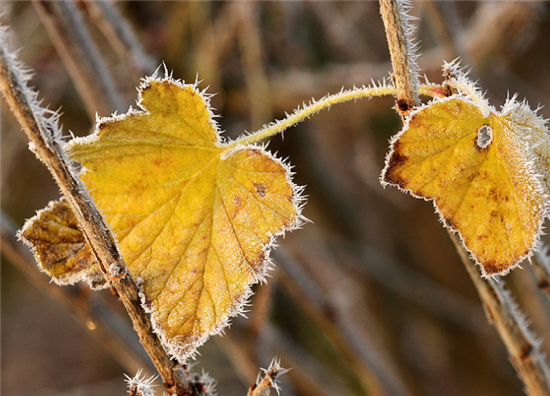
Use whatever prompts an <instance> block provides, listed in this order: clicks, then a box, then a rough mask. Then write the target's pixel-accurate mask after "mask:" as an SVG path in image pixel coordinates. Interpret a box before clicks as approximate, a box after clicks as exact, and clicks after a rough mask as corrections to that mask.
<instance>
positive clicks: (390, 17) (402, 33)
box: [380, 0, 419, 115]
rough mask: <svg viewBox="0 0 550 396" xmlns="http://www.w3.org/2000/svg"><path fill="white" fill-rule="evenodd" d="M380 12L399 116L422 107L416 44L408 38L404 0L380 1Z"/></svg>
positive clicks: (408, 30) (408, 29)
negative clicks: (419, 106) (416, 61)
mask: <svg viewBox="0 0 550 396" xmlns="http://www.w3.org/2000/svg"><path fill="white" fill-rule="evenodd" d="M380 13H381V14H382V20H383V21H384V26H385V28H386V37H387V39H388V45H389V48H390V55H391V63H392V66H393V75H392V77H393V81H394V84H395V89H396V90H397V108H398V110H399V113H400V114H401V115H404V114H406V113H407V112H408V111H409V109H411V108H412V107H416V106H418V104H419V100H418V77H417V73H416V65H415V63H414V58H413V56H412V50H413V45H412V44H411V42H410V40H409V39H408V35H409V32H410V28H409V27H408V26H407V18H408V17H407V14H406V13H405V9H404V7H403V1H402V0H380Z"/></svg>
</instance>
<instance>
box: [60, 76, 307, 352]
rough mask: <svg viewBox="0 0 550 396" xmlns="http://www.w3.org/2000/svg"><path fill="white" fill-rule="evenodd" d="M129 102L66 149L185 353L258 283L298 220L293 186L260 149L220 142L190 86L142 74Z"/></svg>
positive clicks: (172, 340) (157, 320) (160, 327)
mask: <svg viewBox="0 0 550 396" xmlns="http://www.w3.org/2000/svg"><path fill="white" fill-rule="evenodd" d="M138 104H139V106H140V107H141V108H142V109H143V111H135V110H130V111H129V113H128V114H127V115H123V116H113V117H111V118H106V119H101V120H100V121H99V124H98V127H97V132H96V133H95V134H94V135H92V136H91V137H89V138H84V139H76V140H75V141H73V142H71V143H70V144H69V146H68V152H69V155H70V156H71V158H72V159H75V160H77V161H79V162H81V163H82V165H83V167H84V171H83V173H82V175H81V179H82V181H83V182H84V183H85V184H86V186H87V187H88V188H89V190H90V193H91V195H92V196H93V198H94V201H95V203H96V204H97V206H98V207H99V208H100V210H101V211H102V213H103V214H104V215H105V218H106V219H107V221H108V223H109V224H110V226H111V227H112V229H113V231H114V232H115V235H116V238H117V241H118V243H119V246H120V249H121V251H122V253H123V256H124V260H125V261H126V263H127V264H128V267H129V269H130V272H131V274H132V276H133V277H134V278H136V279H138V280H140V281H141V284H142V290H143V293H144V301H145V303H146V306H147V307H148V309H149V310H150V312H151V317H152V321H153V323H154V325H155V327H156V330H157V331H158V333H159V334H160V335H161V337H162V339H163V340H164V342H165V343H166V344H167V345H168V346H169V348H170V350H171V351H172V353H173V354H174V355H175V356H177V357H178V358H180V359H183V358H186V357H188V356H189V355H191V354H192V353H193V352H194V351H195V349H196V347H197V346H198V345H200V344H202V343H203V342H204V341H205V340H206V338H208V336H209V335H211V334H214V333H217V332H219V331H220V330H221V329H222V328H223V327H224V326H226V325H227V322H228V318H229V317H230V316H232V315H235V314H236V313H238V312H239V311H240V310H241V308H242V305H243V304H244V303H245V302H246V300H247V298H248V296H249V295H250V285H251V284H253V283H255V282H258V281H260V280H263V279H264V276H265V274H266V270H267V267H268V264H269V259H268V253H269V248H270V247H271V245H272V243H273V238H274V236H276V235H279V234H282V233H283V232H284V231H285V230H289V229H292V228H294V227H296V226H297V225H298V223H299V221H300V214H299V212H300V210H299V205H298V203H299V192H300V189H298V188H296V187H295V186H294V185H293V184H292V182H291V181H290V176H291V175H290V172H289V169H288V167H287V166H285V165H284V164H283V163H282V162H281V161H279V160H278V159H276V158H274V157H273V156H272V155H270V154H269V153H267V152H266V151H265V150H264V149H262V148H260V147H256V146H237V147H233V146H230V145H229V144H224V143H222V142H221V141H220V136H219V132H218V131H217V128H216V125H215V124H214V122H213V121H212V114H211V112H210V109H209V104H208V100H207V99H205V97H204V95H202V94H201V93H200V92H199V91H197V89H196V87H195V86H191V85H183V84H181V83H179V82H177V81H173V80H171V79H169V78H168V79H164V80H156V79H154V78H150V79H147V80H145V81H144V83H143V84H142V86H141V89H140V98H139V102H138Z"/></svg>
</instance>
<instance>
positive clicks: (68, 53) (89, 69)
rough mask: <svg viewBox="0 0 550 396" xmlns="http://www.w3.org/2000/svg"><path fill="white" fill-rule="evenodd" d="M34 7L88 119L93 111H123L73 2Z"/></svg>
mask: <svg viewBox="0 0 550 396" xmlns="http://www.w3.org/2000/svg"><path fill="white" fill-rule="evenodd" d="M34 5H35V8H36V9H37V11H38V14H39V15H40V17H41V19H42V21H43V23H44V26H45V27H46V29H47V31H48V33H49V35H50V37H51V40H52V42H53V44H54V45H55V48H56V50H57V53H58V54H59V56H60V57H61V60H62V61H63V64H64V65H65V67H66V68H67V71H68V72H69V75H70V76H71V79H72V81H73V84H74V85H75V87H76V89H77V90H78V93H79V95H80V97H81V98H82V99H83V101H84V105H85V107H86V111H87V113H88V115H89V116H90V119H91V120H95V116H96V113H99V114H100V115H108V114H111V113H112V112H113V111H115V110H124V108H125V106H124V101H123V100H122V98H121V97H120V95H119V93H118V91H117V89H116V84H115V81H114V79H113V77H112V75H111V73H110V71H109V69H108V68H107V66H106V65H105V63H104V61H103V58H102V56H101V54H100V53H99V51H98V49H97V48H96V46H95V44H94V42H93V41H92V39H91V37H90V33H89V32H88V30H87V29H86V27H85V25H84V23H83V21H82V18H81V15H80V12H79V11H78V10H77V9H76V6H75V3H74V2H72V1H69V0H60V1H47V0H35V1H34Z"/></svg>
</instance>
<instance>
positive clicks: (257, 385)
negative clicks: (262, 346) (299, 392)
mask: <svg viewBox="0 0 550 396" xmlns="http://www.w3.org/2000/svg"><path fill="white" fill-rule="evenodd" d="M262 371H263V372H264V376H263V378H261V376H260V374H258V379H257V380H256V382H254V383H253V384H252V385H251V386H250V388H249V389H248V393H247V394H246V396H262V395H263V394H265V392H269V390H270V389H271V388H273V389H275V390H276V391H277V393H279V387H278V386H277V378H279V377H280V376H281V375H282V374H284V373H286V372H287V371H289V369H284V368H282V367H281V365H280V362H279V361H278V360H277V359H273V360H272V361H271V364H270V365H269V367H268V368H267V370H264V369H262Z"/></svg>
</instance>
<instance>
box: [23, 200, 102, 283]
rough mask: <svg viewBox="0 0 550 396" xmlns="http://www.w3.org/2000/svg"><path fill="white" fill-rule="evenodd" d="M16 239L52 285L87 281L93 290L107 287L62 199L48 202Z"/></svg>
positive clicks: (27, 223) (73, 217) (71, 213)
mask: <svg viewBox="0 0 550 396" xmlns="http://www.w3.org/2000/svg"><path fill="white" fill-rule="evenodd" d="M18 235H19V238H21V239H22V240H23V242H25V244H27V245H28V246H29V247H31V248H32V250H33V253H34V256H35V258H36V261H37V262H38V266H39V268H40V269H41V270H42V271H44V272H45V273H47V274H48V275H50V276H51V277H52V279H53V280H54V282H55V283H57V284H59V285H69V284H74V283H77V282H80V281H82V280H87V281H88V282H89V283H90V286H91V287H92V288H94V289H97V288H101V287H104V286H107V285H108V283H107V282H106V281H105V278H104V277H103V274H102V273H101V270H100V269H99V264H97V262H96V260H95V258H94V255H93V254H92V252H91V250H90V248H89V247H88V244H87V243H86V241H85V240H84V235H83V234H82V231H80V229H79V228H78V224H77V221H76V218H75V216H74V215H73V212H72V211H71V208H70V207H69V204H68V203H67V201H66V200H65V199H64V198H63V199H61V200H60V201H59V202H50V204H49V205H48V206H47V207H46V208H45V209H43V210H41V211H39V212H38V213H37V214H36V216H34V217H33V218H31V219H29V220H28V221H27V222H26V223H25V225H24V226H23V228H22V230H21V231H20V232H19V233H18Z"/></svg>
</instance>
